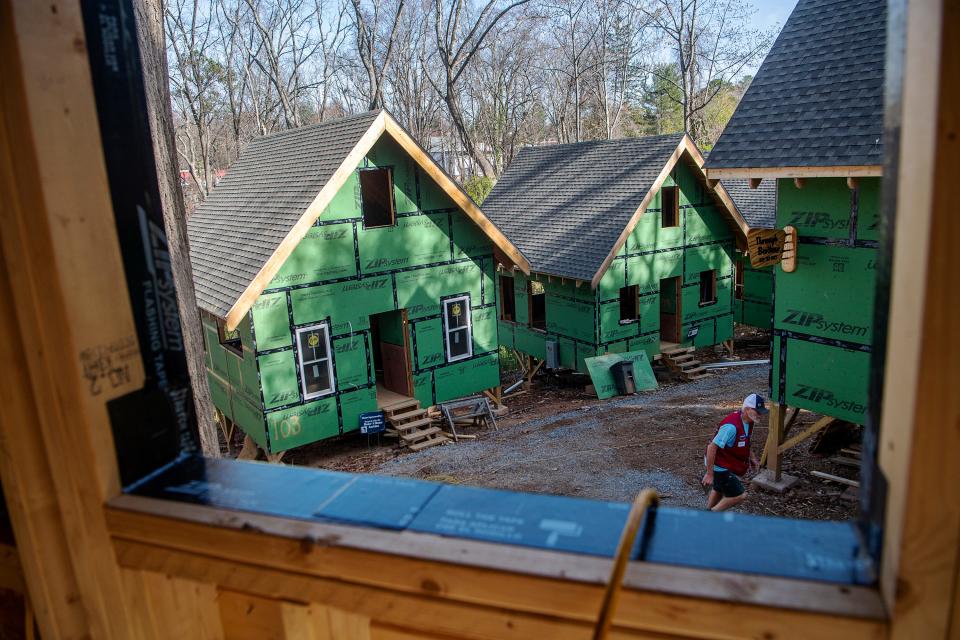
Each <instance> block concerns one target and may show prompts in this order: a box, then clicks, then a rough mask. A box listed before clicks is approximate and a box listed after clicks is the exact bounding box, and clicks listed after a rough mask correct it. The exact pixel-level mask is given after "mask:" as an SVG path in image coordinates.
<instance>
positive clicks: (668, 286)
mask: <svg viewBox="0 0 960 640" xmlns="http://www.w3.org/2000/svg"><path fill="white" fill-rule="evenodd" d="M681 287H682V282H681V279H680V276H676V277H674V278H664V279H663V280H661V281H660V340H662V341H664V342H680V341H681V340H680V333H681V331H680V319H681V318H682V316H683V313H682V308H681V290H682V289H681Z"/></svg>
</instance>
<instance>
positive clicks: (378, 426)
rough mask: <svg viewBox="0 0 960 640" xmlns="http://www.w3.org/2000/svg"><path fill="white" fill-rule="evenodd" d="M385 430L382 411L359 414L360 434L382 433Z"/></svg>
mask: <svg viewBox="0 0 960 640" xmlns="http://www.w3.org/2000/svg"><path fill="white" fill-rule="evenodd" d="M386 428H387V425H386V422H384V420H383V411H370V412H367V413H361V414H360V433H363V434H366V435H371V434H374V433H383V431H384V429H386Z"/></svg>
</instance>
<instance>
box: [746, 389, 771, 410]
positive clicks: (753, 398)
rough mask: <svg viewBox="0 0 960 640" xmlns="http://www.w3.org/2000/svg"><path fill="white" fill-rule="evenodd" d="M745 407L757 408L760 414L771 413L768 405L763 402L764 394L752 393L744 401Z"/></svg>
mask: <svg viewBox="0 0 960 640" xmlns="http://www.w3.org/2000/svg"><path fill="white" fill-rule="evenodd" d="M743 408H744V409H755V410H756V412H757V413H759V414H760V415H764V414H767V413H770V411H769V409H767V407H766V405H764V403H763V396H761V395H757V394H756V393H751V394H750V395H748V396H747V397H746V398H745V399H744V401H743Z"/></svg>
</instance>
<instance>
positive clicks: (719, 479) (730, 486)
mask: <svg viewBox="0 0 960 640" xmlns="http://www.w3.org/2000/svg"><path fill="white" fill-rule="evenodd" d="M713 490H714V491H716V492H717V493H719V494H720V495H722V496H723V497H724V498H736V497H737V496H739V495H743V492H744V491H745V489H744V488H743V483H742V482H741V481H740V478H738V477H737V476H736V475H734V474H732V473H730V472H729V471H714V472H713Z"/></svg>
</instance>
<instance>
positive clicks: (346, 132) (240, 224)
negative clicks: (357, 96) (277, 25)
mask: <svg viewBox="0 0 960 640" xmlns="http://www.w3.org/2000/svg"><path fill="white" fill-rule="evenodd" d="M379 113H380V112H379V111H371V112H367V113H362V114H359V115H355V116H348V117H345V118H339V119H337V120H330V121H327V122H322V123H320V124H316V125H311V126H307V127H300V128H298V129H291V130H289V131H283V132H281V133H277V134H274V135H271V136H266V137H263V138H258V139H257V140H254V141H253V142H251V143H250V145H249V146H248V147H247V148H246V149H245V150H244V152H243V153H241V154H240V158H239V159H238V160H237V162H236V163H235V164H234V165H233V166H232V167H231V168H230V171H229V172H227V174H226V176H224V178H223V180H221V182H220V184H219V185H217V187H216V188H215V189H213V191H212V192H211V193H210V195H209V196H208V197H207V199H206V200H205V201H204V202H203V203H202V204H201V205H200V206H199V207H197V209H196V211H194V213H193V215H192V216H190V219H189V220H188V222H187V229H188V233H189V238H190V261H191V263H192V265H193V279H194V284H195V286H196V291H197V303H198V304H199V306H200V308H201V309H204V310H206V311H209V312H211V313H213V314H214V315H216V316H219V317H225V316H226V315H227V312H228V311H229V310H230V308H231V307H232V306H233V304H234V303H235V302H236V301H237V299H238V298H239V297H240V294H242V293H243V291H244V290H245V289H246V288H247V286H248V285H249V284H250V283H251V282H252V281H253V279H254V277H255V276H256V275H257V272H259V271H260V269H261V267H263V265H264V264H265V263H266V262H267V260H268V259H269V258H270V256H271V255H272V254H273V252H274V251H275V250H276V249H277V247H278V246H279V245H280V243H281V241H282V240H283V239H284V237H286V235H287V234H288V233H289V232H290V230H291V229H292V228H293V226H294V225H295V224H296V223H297V221H298V220H299V219H300V218H301V216H303V214H304V212H305V211H306V209H307V207H309V206H310V204H311V203H312V202H313V200H314V199H315V198H316V197H317V194H318V193H319V192H320V190H321V189H322V188H323V186H324V185H325V184H326V183H327V181H328V180H329V179H330V178H331V177H332V176H333V173H334V172H335V171H336V170H337V168H338V167H339V166H340V164H342V163H343V160H344V159H345V158H346V157H347V155H348V154H349V153H350V151H351V150H353V148H354V147H355V146H356V145H357V143H358V142H359V141H360V138H361V137H362V136H363V134H364V133H365V132H366V131H367V130H368V129H369V128H370V125H371V124H373V121H374V120H375V119H376V117H377V116H378V115H379Z"/></svg>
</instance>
